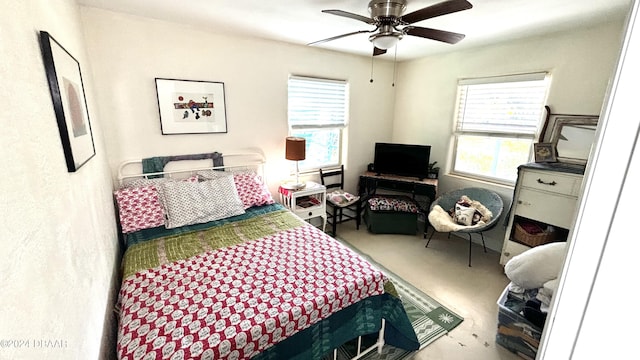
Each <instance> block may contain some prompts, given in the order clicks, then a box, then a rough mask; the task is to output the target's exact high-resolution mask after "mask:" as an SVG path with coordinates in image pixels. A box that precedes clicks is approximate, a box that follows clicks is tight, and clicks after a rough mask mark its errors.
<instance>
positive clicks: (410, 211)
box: [364, 195, 419, 235]
mask: <svg viewBox="0 0 640 360" xmlns="http://www.w3.org/2000/svg"><path fill="white" fill-rule="evenodd" d="M418 211H419V207H418V204H417V203H416V202H415V201H414V200H413V199H411V198H410V197H408V196H404V195H374V196H372V197H371V198H369V199H368V200H367V202H366V204H365V208H364V223H365V224H366V226H367V229H368V230H369V231H370V232H372V233H375V234H406V235H415V234H416V232H417V231H418Z"/></svg>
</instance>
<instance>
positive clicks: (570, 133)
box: [550, 115, 598, 165]
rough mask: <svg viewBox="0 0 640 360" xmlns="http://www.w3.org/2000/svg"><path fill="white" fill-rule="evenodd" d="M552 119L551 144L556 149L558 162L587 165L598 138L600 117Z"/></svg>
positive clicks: (573, 116)
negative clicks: (597, 129)
mask: <svg viewBox="0 0 640 360" xmlns="http://www.w3.org/2000/svg"><path fill="white" fill-rule="evenodd" d="M551 118H552V121H553V122H552V124H553V128H552V131H551V137H550V142H551V143H552V144H553V145H554V146H555V148H556V153H557V160H558V161H559V162H565V163H571V164H582V165H584V164H586V163H587V160H588V159H589V154H590V153H591V146H592V145H593V143H594V141H595V138H596V127H597V126H598V116H595V115H592V116H587V115H552V116H551ZM553 118H555V119H553Z"/></svg>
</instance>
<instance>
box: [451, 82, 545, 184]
mask: <svg viewBox="0 0 640 360" xmlns="http://www.w3.org/2000/svg"><path fill="white" fill-rule="evenodd" d="M521 81H541V82H542V84H543V85H544V90H543V94H542V101H541V104H540V114H539V116H538V120H537V122H536V126H535V130H534V131H533V132H515V131H514V132H509V131H504V132H500V131H495V130H487V131H480V130H462V126H461V124H460V120H461V114H460V111H461V97H462V95H461V92H462V91H463V90H462V88H461V87H462V86H467V85H488V84H503V83H510V82H521ZM550 86H551V73H550V72H548V71H539V72H531V73H523V74H511V75H501V76H494V77H479V78H467V79H460V80H458V85H457V88H456V99H455V108H454V116H453V124H452V134H451V147H450V149H451V151H450V154H449V159H450V161H449V164H450V166H449V174H451V175H454V176H460V177H464V178H469V179H473V180H479V181H486V182H490V183H495V184H500V185H508V186H513V185H514V184H515V181H516V180H515V179H514V180H511V179H507V178H503V177H499V176H491V175H489V174H480V173H474V172H468V171H464V170H460V169H456V160H457V158H458V153H459V151H458V150H459V149H458V147H459V145H460V144H459V142H460V138H461V137H463V136H479V137H488V138H506V139H514V140H520V139H528V140H530V142H531V143H530V144H529V151H528V154H527V162H530V161H532V159H533V144H534V143H535V141H536V139H537V138H538V137H539V134H540V132H541V129H542V126H543V125H544V121H545V104H546V101H547V98H548V96H549V89H550ZM463 110H464V109H463Z"/></svg>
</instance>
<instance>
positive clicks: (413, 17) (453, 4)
mask: <svg viewBox="0 0 640 360" xmlns="http://www.w3.org/2000/svg"><path fill="white" fill-rule="evenodd" d="M472 7H473V5H471V3H469V2H468V1H467V0H447V1H444V2H441V3H438V4H435V5H431V6H427V7H426V8H422V9H420V10H416V11H414V12H412V13H409V14H407V15H404V16H402V17H401V18H400V19H401V20H402V21H403V22H404V23H405V24H413V23H416V22H418V21H422V20H425V19H431V18H434V17H436V16H441V15H446V14H451V13H454V12H458V11H462V10H468V9H471V8H472Z"/></svg>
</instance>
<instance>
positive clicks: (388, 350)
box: [338, 239, 463, 360]
mask: <svg viewBox="0 0 640 360" xmlns="http://www.w3.org/2000/svg"><path fill="white" fill-rule="evenodd" d="M338 240H339V241H340V242H341V243H343V244H344V245H345V246H347V247H349V248H350V249H352V250H354V251H355V252H357V253H358V254H360V255H362V256H363V257H365V258H366V259H367V260H368V261H370V262H371V263H372V264H374V265H375V266H376V267H378V268H379V269H380V270H381V271H382V272H383V273H384V274H385V275H386V276H387V277H388V278H389V279H390V280H391V281H392V282H393V284H394V285H395V287H396V290H397V291H398V294H399V295H400V298H401V299H402V304H403V306H404V308H405V310H406V311H407V315H408V316H409V320H411V324H412V325H413V329H414V330H415V331H416V335H417V337H418V341H419V342H420V349H423V348H425V347H426V346H427V345H429V344H431V343H432V342H434V341H435V340H437V339H438V338H440V337H441V336H444V335H446V334H447V333H448V332H449V331H451V330H453V329H454V328H455V327H456V326H458V325H460V323H461V322H462V320H463V319H462V317H460V316H459V315H457V314H455V313H454V312H452V311H451V310H449V309H447V308H446V307H444V306H442V304H440V303H438V302H437V301H435V300H434V299H432V298H431V297H430V296H429V295H427V294H425V293H423V292H422V291H420V290H419V289H417V288H415V287H414V286H413V285H411V284H409V283H407V282H406V281H404V280H402V279H401V278H400V277H398V276H397V275H396V274H394V273H393V272H391V271H390V270H389V269H387V268H385V267H384V266H382V265H381V264H379V263H378V262H376V261H375V260H373V259H372V258H371V257H370V256H368V255H367V254H364V253H362V252H361V251H359V250H358V249H356V248H354V247H353V246H352V245H351V244H349V243H347V242H346V241H344V240H340V239H338ZM376 335H377V334H376ZM375 340H376V339H375V336H372V337H370V338H363V340H362V345H361V349H366V348H368V347H369V346H371V345H373V344H374V343H375ZM356 353H357V343H356V342H355V341H354V342H350V343H347V344H344V345H342V346H341V347H340V348H338V359H350V358H352V357H354V356H355V355H356ZM413 354H415V351H406V350H403V349H398V348H395V347H393V346H391V345H385V346H384V347H383V349H382V354H378V353H377V351H373V352H371V353H369V354H367V355H366V356H364V357H362V358H361V359H371V360H373V359H380V360H400V359H408V358H411V357H412V356H413Z"/></svg>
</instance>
